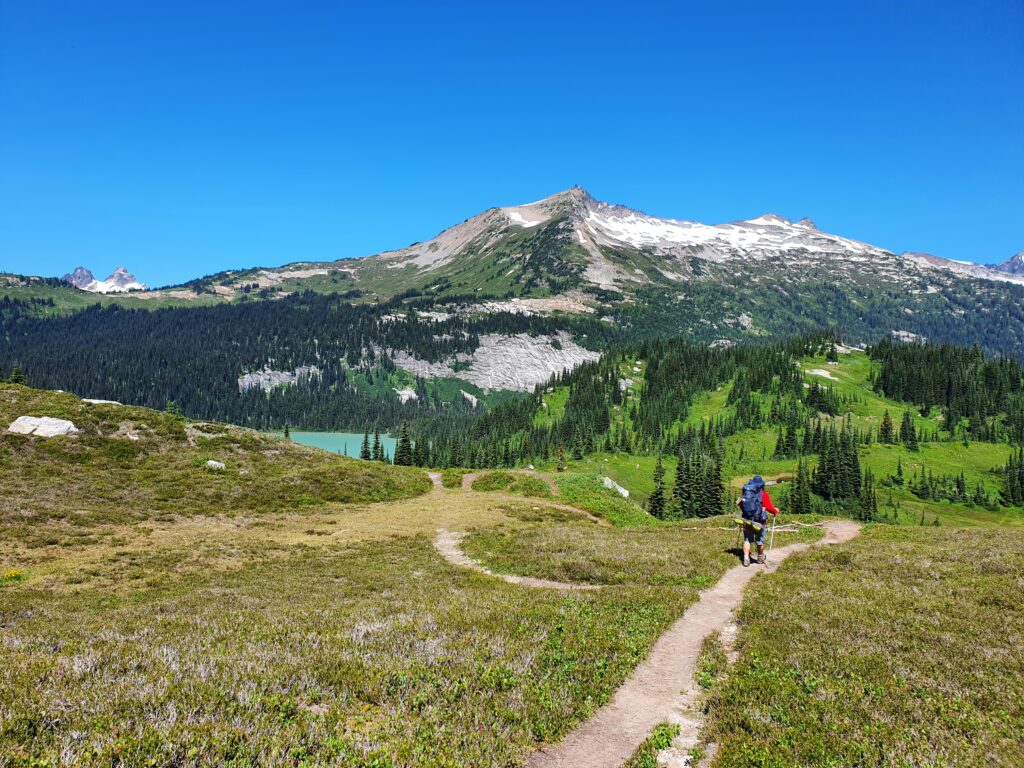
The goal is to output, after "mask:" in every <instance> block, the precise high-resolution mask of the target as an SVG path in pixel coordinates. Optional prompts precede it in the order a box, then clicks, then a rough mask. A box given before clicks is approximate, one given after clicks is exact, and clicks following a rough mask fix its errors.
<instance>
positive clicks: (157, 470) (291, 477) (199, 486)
mask: <svg viewBox="0 0 1024 768" xmlns="http://www.w3.org/2000/svg"><path fill="white" fill-rule="evenodd" d="M26 415H27V416H53V417H57V418H61V419H68V420H70V421H72V422H73V423H74V424H75V425H76V426H77V427H78V429H79V430H80V433H79V434H77V435H74V436H68V437H54V438H39V437H34V436H24V435H15V434H10V433H7V432H6V428H7V426H8V425H10V424H11V423H12V422H13V421H14V420H15V419H16V418H17V417H19V416H26ZM0 427H2V428H3V430H4V431H2V432H0V476H2V478H3V482H2V483H0V526H2V527H3V528H4V529H5V530H7V531H9V532H13V531H18V532H20V535H24V536H27V537H29V538H30V539H31V538H32V537H34V536H37V535H43V534H40V533H39V532H40V531H41V530H44V529H42V528H40V526H41V525H42V524H43V523H53V522H57V521H59V522H61V523H62V524H63V525H62V526H57V527H58V528H62V529H63V528H66V529H67V530H68V531H69V532H74V531H82V530H83V529H84V528H86V527H88V526H91V525H94V524H98V523H128V522H135V521H140V520H148V519H167V518H170V517H173V516H195V515H233V514H263V513H268V512H281V511H285V510H290V509H295V508H302V507H316V506H319V505H323V504H325V503H327V502H362V501H387V500H391V499H399V498H403V497H406V496H411V495H416V494H420V493H423V492H425V491H426V490H427V489H428V488H429V487H430V482H429V480H428V478H427V477H426V475H425V474H424V473H423V472H422V471H420V470H415V469H403V468H399V467H390V466H386V465H382V464H379V463H370V462H359V461H355V460H349V459H343V458H340V457H336V456H332V455H330V454H328V453H326V452H323V451H319V450H316V449H311V448H305V447H303V446H300V445H297V444H295V443H291V442H288V441H285V440H283V439H277V438H273V437H268V436H265V435H260V434H258V433H256V432H252V431H250V430H246V429H241V428H238V427H231V426H227V425H223V424H212V423H198V422H188V421H185V420H183V419H181V418H178V417H176V416H174V415H172V414H169V413H163V412H159V411H153V410H149V409H146V408H134V407H128V406H123V405H116V404H92V403H87V402H85V401H83V400H80V399H79V398H77V397H75V396H73V395H70V394H63V393H54V392H47V391H42V390H34V389H29V388H27V387H22V386H18V385H13V384H2V385H0ZM210 460H213V461H219V462H222V463H224V465H225V467H224V469H223V470H217V469H211V468H209V467H207V465H206V462H207V461H210ZM46 530H49V528H46ZM45 535H47V536H50V535H52V533H47V534H45ZM69 535H70V533H69Z"/></svg>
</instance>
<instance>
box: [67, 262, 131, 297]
mask: <svg viewBox="0 0 1024 768" xmlns="http://www.w3.org/2000/svg"><path fill="white" fill-rule="evenodd" d="M61 280H63V281H64V282H66V283H70V284H71V285H73V286H75V287H76V288H79V289H81V290H83V291H89V292H90V293H126V292H128V291H144V290H146V286H145V285H144V284H143V283H141V282H139V280H138V279H137V278H136V277H135V275H133V274H131V273H130V272H129V271H128V269H127V268H126V267H118V268H117V269H115V270H114V271H113V272H111V273H110V276H109V277H108V278H107V279H106V280H97V279H96V278H95V276H94V275H93V273H92V272H91V271H90V270H89V269H87V268H85V267H77V268H76V269H75V270H74V271H73V272H69V273H68V274H66V275H64V276H63V277H62V278H61Z"/></svg>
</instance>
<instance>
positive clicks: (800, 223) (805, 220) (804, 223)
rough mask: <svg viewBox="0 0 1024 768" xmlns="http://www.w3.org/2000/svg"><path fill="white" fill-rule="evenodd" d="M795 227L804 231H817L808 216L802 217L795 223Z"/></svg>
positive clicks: (816, 226)
mask: <svg viewBox="0 0 1024 768" xmlns="http://www.w3.org/2000/svg"><path fill="white" fill-rule="evenodd" d="M795 226H797V227H803V228H804V229H813V230H815V231H817V230H818V225H817V224H815V223H814V222H813V221H811V217H810V216H804V217H803V218H802V219H800V221H798V222H797V223H796V225H795Z"/></svg>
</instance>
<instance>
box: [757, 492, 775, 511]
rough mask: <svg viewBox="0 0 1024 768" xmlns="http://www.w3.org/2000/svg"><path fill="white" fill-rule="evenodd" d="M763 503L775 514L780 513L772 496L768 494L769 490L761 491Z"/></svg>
mask: <svg viewBox="0 0 1024 768" xmlns="http://www.w3.org/2000/svg"><path fill="white" fill-rule="evenodd" d="M761 503H762V504H763V505H764V508H765V509H767V510H768V511H769V512H771V513H772V514H773V515H777V514H779V510H777V509H776V508H775V505H774V504H772V497H771V496H769V495H768V491H761Z"/></svg>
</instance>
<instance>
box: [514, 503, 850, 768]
mask: <svg viewBox="0 0 1024 768" xmlns="http://www.w3.org/2000/svg"><path fill="white" fill-rule="evenodd" d="M824 527H825V536H824V537H823V538H821V539H820V540H819V541H818V542H816V544H814V545H808V544H791V545H789V546H787V547H782V548H780V549H777V550H775V552H774V553H773V554H772V558H771V563H769V564H768V565H767V566H754V565H752V566H750V567H749V568H744V567H743V566H742V565H737V566H735V567H734V568H731V569H730V570H729V571H727V572H726V573H725V575H724V576H722V578H721V579H719V581H718V583H717V584H715V586H714V587H712V588H711V589H709V590H707V591H706V592H703V593H702V594H701V597H700V599H699V600H698V601H697V602H696V603H694V604H693V605H692V606H690V608H689V609H688V610H687V611H686V613H684V614H683V616H682V618H680V619H679V620H678V621H676V623H675V624H673V625H672V626H671V627H670V628H669V629H668V630H667V631H666V632H665V633H664V634H663V635H662V636H661V637H660V638H658V641H657V642H656V643H655V644H654V647H653V648H652V649H651V652H650V654H648V656H647V658H646V659H645V660H644V661H643V662H642V663H641V664H640V666H638V667H637V668H636V669H635V670H634V671H633V674H632V675H630V677H629V678H628V679H627V680H626V681H625V682H624V683H623V684H622V685H621V686H620V687H619V689H618V690H617V691H616V692H615V695H614V697H613V698H612V700H611V701H610V702H608V704H606V705H605V706H604V707H602V708H601V709H600V710H598V712H597V713H596V714H595V715H594V716H593V717H591V718H590V719H589V720H587V721H586V722H584V723H582V724H581V725H580V726H579V727H577V728H576V729H575V730H574V731H572V732H571V733H569V734H568V735H567V736H566V737H565V738H564V739H563V740H562V741H561V742H559V743H558V744H555V745H552V746H551V747H549V748H546V749H541V750H538V751H537V752H535V753H533V754H532V755H531V756H530V758H529V760H527V763H526V765H527V768H619V766H621V765H622V764H623V763H624V762H625V761H626V760H628V759H629V758H630V756H631V755H632V754H633V753H634V752H635V751H636V748H637V747H639V746H640V743H641V742H642V741H643V740H644V739H646V738H647V737H648V736H649V735H650V733H651V731H652V730H653V729H654V726H656V725H657V724H658V723H662V722H666V721H668V722H675V723H678V724H679V726H680V734H679V736H678V737H676V739H674V740H673V747H674V748H675V750H676V751H677V753H679V754H685V751H686V750H688V749H689V748H690V747H693V746H696V744H697V736H698V732H699V729H700V719H699V713H698V712H697V711H696V708H695V707H694V704H695V703H696V700H697V696H698V693H697V687H696V685H695V683H694V681H693V673H694V670H695V668H696V665H697V657H698V656H699V655H700V647H701V644H702V643H703V642H704V638H705V637H707V636H708V635H709V634H711V633H712V632H714V631H719V630H722V629H723V628H725V627H726V626H727V625H728V624H729V622H730V620H731V619H732V614H733V611H734V610H735V609H736V608H737V607H738V606H739V604H740V602H741V600H742V598H743V588H744V587H745V586H746V585H747V583H748V582H749V581H750V580H751V579H752V578H754V576H756V575H757V574H758V573H762V572H766V573H771V572H772V571H774V570H775V569H776V568H777V567H778V566H779V564H780V563H781V562H782V561H783V560H785V559H786V558H787V557H789V556H790V555H792V554H795V553H797V552H802V551H804V550H806V549H808V548H809V547H810V546H820V545H827V544H838V543H841V542H844V541H848V540H850V539H852V538H853V537H854V536H856V535H857V534H858V533H859V532H860V525H858V524H857V523H854V522H852V521H849V520H840V521H832V522H827V523H825V524H824ZM679 765H685V763H683V762H680V763H679Z"/></svg>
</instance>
